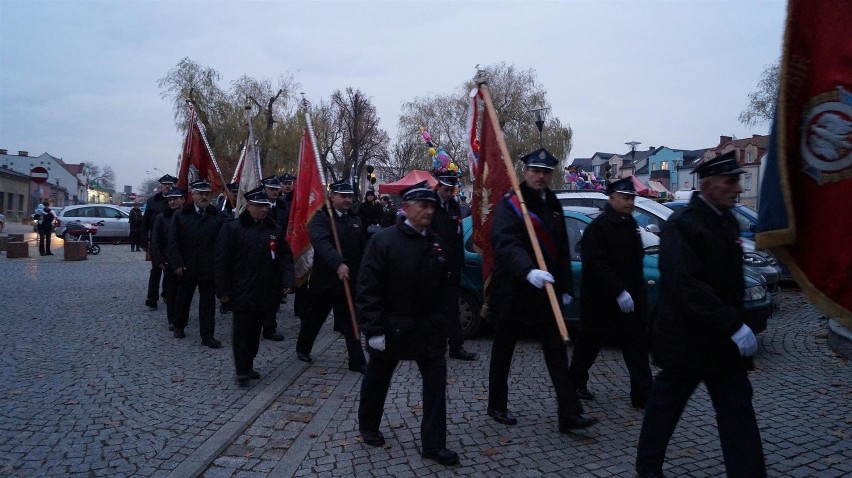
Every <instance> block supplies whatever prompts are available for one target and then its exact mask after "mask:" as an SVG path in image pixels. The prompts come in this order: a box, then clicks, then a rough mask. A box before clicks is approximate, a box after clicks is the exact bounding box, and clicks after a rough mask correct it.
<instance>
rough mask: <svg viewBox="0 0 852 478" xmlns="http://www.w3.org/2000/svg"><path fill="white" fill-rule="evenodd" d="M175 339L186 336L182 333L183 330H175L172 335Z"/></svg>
mask: <svg viewBox="0 0 852 478" xmlns="http://www.w3.org/2000/svg"><path fill="white" fill-rule="evenodd" d="M172 335H174V336H175V338H176V339H182V338H185V337H186V334H185V333H184V332H183V329H175V333H174V334H172Z"/></svg>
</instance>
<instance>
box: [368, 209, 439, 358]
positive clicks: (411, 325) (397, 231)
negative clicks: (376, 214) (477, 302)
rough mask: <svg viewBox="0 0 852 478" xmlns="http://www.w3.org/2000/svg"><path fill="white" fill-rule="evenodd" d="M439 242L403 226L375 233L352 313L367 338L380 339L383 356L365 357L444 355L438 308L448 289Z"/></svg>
mask: <svg viewBox="0 0 852 478" xmlns="http://www.w3.org/2000/svg"><path fill="white" fill-rule="evenodd" d="M440 241H441V239H440V238H439V237H438V235H437V234H435V233H434V232H432V231H428V232H427V234H426V235H425V236H423V235H421V234H420V233H418V232H417V231H415V230H414V229H412V228H411V226H409V225H407V224H404V223H403V224H398V225H395V226H391V227H389V228H387V229H382V230H381V231H379V232H377V233H376V234H375V235H374V236H373V237H372V238H371V239H370V242H369V243H368V244H367V250H366V251H365V252H364V260H363V262H362V263H361V270H360V273H359V282H358V293H357V294H356V297H355V307H356V309H357V312H358V320H359V323H360V324H361V331H362V332H363V333H364V335H365V336H367V337H372V336H376V335H384V336H385V342H386V347H387V348H386V350H385V351H384V352H379V351H376V350H374V349H372V348H371V349H370V353H373V354H380V355H384V356H385V357H387V358H390V359H405V360H421V359H424V360H425V359H432V358H436V357H441V356H443V355H444V353H445V352H446V350H447V319H446V315H445V314H444V311H443V309H442V307H444V304H445V302H446V301H445V300H444V299H445V297H446V296H447V294H449V291H450V287H452V286H451V285H450V283H449V281H448V280H447V273H448V272H447V258H446V256H445V251H444V248H443V247H442V245H441V242H440Z"/></svg>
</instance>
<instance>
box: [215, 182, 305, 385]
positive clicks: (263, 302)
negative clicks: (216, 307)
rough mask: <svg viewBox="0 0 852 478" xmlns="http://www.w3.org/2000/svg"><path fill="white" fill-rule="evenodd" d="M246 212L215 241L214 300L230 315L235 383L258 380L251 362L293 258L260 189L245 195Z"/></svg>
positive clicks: (290, 277) (290, 275)
mask: <svg viewBox="0 0 852 478" xmlns="http://www.w3.org/2000/svg"><path fill="white" fill-rule="evenodd" d="M245 198H246V201H247V204H246V209H245V210H244V211H243V212H242V213H241V214H240V215H239V217H237V218H236V219H229V220H228V222H226V223H225V225H224V226H222V229H221V230H220V231H219V236H218V238H217V240H216V259H215V271H216V273H215V276H216V295H217V296H219V300H221V301H222V302H223V303H225V304H228V306H229V308H230V309H231V310H232V311H233V314H234V319H233V320H234V321H233V351H234V366H235V369H236V380H237V384H238V385H240V386H244V385H247V384H248V381H249V380H252V379H259V378H260V372H258V371H257V370H255V369H254V359H255V357H256V356H257V351H258V348H259V345H260V334H261V328H262V326H263V322H264V320H265V318H266V317H267V316H268V315H269V314H275V313H276V311H277V310H278V307H279V304H280V303H281V297H282V296H283V295H284V294H286V293H288V292H289V291H290V288H292V287H293V285H294V283H295V273H294V271H293V255H292V253H291V251H290V246H289V245H288V244H287V242H286V241H285V240H284V230H283V229H282V228H281V226H280V225H278V224H277V223H276V222H275V221H273V220H272V219H271V218H270V217H269V216H268V213H269V203H270V201H269V199H267V197H266V194H265V192H264V190H263V188H262V187H259V188H257V189H254V190H252V191H249V192H247V193H246V194H245Z"/></svg>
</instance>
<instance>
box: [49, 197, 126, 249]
mask: <svg viewBox="0 0 852 478" xmlns="http://www.w3.org/2000/svg"><path fill="white" fill-rule="evenodd" d="M58 221H59V225H58V226H56V231H55V232H56V237H58V238H60V239H63V240H64V239H65V233H66V229H67V225H68V224H69V223H72V222H76V223H81V224H91V225H93V226H96V227H97V228H98V232H97V234H95V236H94V238H95V240H96V241H102V242H103V241H106V242H119V241H127V240H129V238H130V216H129V215H128V214H127V213H126V212H125V211H124V210H122V209H121V208H120V207H118V206H113V205H111V204H81V205H78V206H67V207H65V208H64V209H62V211H61V212H60V213H59V214H58Z"/></svg>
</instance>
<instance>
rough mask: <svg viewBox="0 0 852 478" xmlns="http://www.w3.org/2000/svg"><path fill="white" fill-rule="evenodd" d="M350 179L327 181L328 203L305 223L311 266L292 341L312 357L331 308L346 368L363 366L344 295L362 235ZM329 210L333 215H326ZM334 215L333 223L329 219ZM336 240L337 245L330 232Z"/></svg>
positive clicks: (353, 279) (354, 275) (353, 280)
mask: <svg viewBox="0 0 852 478" xmlns="http://www.w3.org/2000/svg"><path fill="white" fill-rule="evenodd" d="M353 195H354V192H353V191H352V185H350V184H349V183H348V182H346V181H337V182H335V183H332V184H331V185H330V192H329V202H328V203H326V204H329V203H330V204H331V211H329V209H328V206H327V205H326V206H323V208H322V209H321V210H320V211H318V212H317V213H316V214H314V217H313V218H312V219H311V222H310V223H309V224H308V235H309V236H310V238H311V246H312V247H313V248H314V266H313V270H312V272H311V278H310V281H309V284H310V286H309V288H308V293H309V294H310V295H309V297H310V298H309V299H308V301H307V302H308V310H307V311H306V313H305V314H303V315H302V316H301V317H300V319H301V328H300V329H299V338H298V340H297V341H296V357H297V358H298V359H299V360H301V361H303V362H308V363H310V362H312V361H313V358H312V357H311V350H312V349H313V346H314V342H315V341H316V338H317V335H318V334H319V331H320V329H321V328H322V326H323V324H324V323H325V320H326V318H328V313H329V312H331V311H332V310H334V325H335V327H336V328H337V329H338V330H340V332H341V333H342V334H343V337H344V338H345V340H346V352H347V354H348V357H349V370H352V371H354V372H363V370H364V364H365V360H364V353H363V350H362V349H361V343H360V341H359V340H358V339H356V337H355V330H354V328H353V326H352V318H351V314H350V312H349V305H348V301H347V298H346V290H345V286H344V283H348V284H349V286H350V290H351V291H355V290H357V285H358V267H359V266H360V265H361V256H362V255H363V253H364V235H363V234H362V233H361V220H360V219H359V218H358V216H357V215H356V214H355V213H354V212H353V211H352V197H353ZM332 215H333V217H334V219H332V218H331V216H332ZM332 220H334V221H335V222H334V227H335V229H332V223H331V221H332ZM335 230H336V233H337V239H338V240H339V241H340V250H339V251H338V249H337V247H336V240H335V236H334V232H335Z"/></svg>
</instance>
